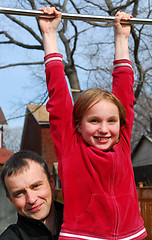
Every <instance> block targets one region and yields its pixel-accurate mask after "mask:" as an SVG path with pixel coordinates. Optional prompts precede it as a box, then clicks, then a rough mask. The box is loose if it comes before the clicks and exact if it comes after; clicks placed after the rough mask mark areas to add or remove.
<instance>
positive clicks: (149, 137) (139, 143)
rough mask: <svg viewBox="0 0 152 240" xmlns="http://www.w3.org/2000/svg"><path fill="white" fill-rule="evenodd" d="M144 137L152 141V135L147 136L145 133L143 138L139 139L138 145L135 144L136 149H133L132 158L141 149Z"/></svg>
mask: <svg viewBox="0 0 152 240" xmlns="http://www.w3.org/2000/svg"><path fill="white" fill-rule="evenodd" d="M144 139H147V140H148V141H149V142H150V143H152V137H151V136H145V135H143V136H142V137H141V138H140V140H139V142H138V143H137V145H136V146H135V148H134V150H133V151H132V154H131V155H132V158H133V157H134V155H135V153H136V152H137V150H138V149H139V147H140V145H141V143H142V142H143V140H144Z"/></svg>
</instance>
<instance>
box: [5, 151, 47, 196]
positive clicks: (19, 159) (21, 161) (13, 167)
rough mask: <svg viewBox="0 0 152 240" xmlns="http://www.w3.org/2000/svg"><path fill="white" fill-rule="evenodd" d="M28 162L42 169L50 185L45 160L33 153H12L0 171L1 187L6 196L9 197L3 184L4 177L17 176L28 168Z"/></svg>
mask: <svg viewBox="0 0 152 240" xmlns="http://www.w3.org/2000/svg"><path fill="white" fill-rule="evenodd" d="M29 161H34V162H36V163H38V164H40V166H41V167H42V168H43V169H44V172H45V174H46V176H47V178H48V181H49V183H50V171H49V168H48V165H47V163H46V162H45V160H44V159H43V158H42V157H41V156H40V155H38V154H37V153H35V152H33V151H29V150H28V151H26V150H24V151H19V152H17V153H14V154H13V155H12V156H11V157H10V158H9V159H8V160H7V161H6V162H5V164H4V166H3V168H2V171H1V181H2V185H3V187H4V189H5V191H6V194H7V195H9V193H8V190H7V187H6V184H5V176H8V177H9V176H11V175H12V174H17V173H18V172H19V171H20V172H21V171H23V170H25V168H28V167H29Z"/></svg>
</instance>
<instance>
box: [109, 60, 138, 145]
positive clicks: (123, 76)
mask: <svg viewBox="0 0 152 240" xmlns="http://www.w3.org/2000/svg"><path fill="white" fill-rule="evenodd" d="M133 84H134V73H133V70H132V64H131V61H129V60H127V59H122V60H116V61H114V71H113V94H114V95H115V96H116V97H117V98H118V99H119V100H120V101H121V102H122V104H123V106H124V108H125V111H126V126H125V128H123V131H122V132H123V134H124V135H125V136H124V137H125V139H126V140H127V141H128V143H129V144H130V140H131V133H132V126H133V121H134V101H135V98H134V93H133Z"/></svg>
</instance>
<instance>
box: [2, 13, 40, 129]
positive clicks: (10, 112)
mask: <svg viewBox="0 0 152 240" xmlns="http://www.w3.org/2000/svg"><path fill="white" fill-rule="evenodd" d="M23 19H24V20H25V21H26V23H27V22H28V21H29V22H30V24H31V25H32V26H34V22H35V19H34V18H32V17H22V20H23ZM0 22H1V23H2V24H1V26H0V31H2V30H7V31H9V32H10V33H13V36H14V38H15V39H17V40H19V41H21V42H22V41H23V42H25V43H29V44H31V43H32V44H34V43H35V42H34V41H35V40H34V39H32V38H31V37H30V36H29V35H28V34H27V32H21V30H20V29H19V28H18V26H16V25H14V26H15V27H12V26H11V24H10V22H9V21H8V20H7V18H6V17H5V15H3V14H0ZM6 40H7V39H6V38H5V37H4V35H0V41H6ZM43 57H44V53H43V51H35V50H27V49H24V48H21V47H17V46H15V45H12V44H9V45H8V44H7V45H6V44H0V66H4V65H7V64H11V63H19V62H28V61H30V62H32V61H43ZM40 69H41V68H40V67H39V68H38V67H36V66H34V67H29V66H28V67H27V66H17V67H10V68H5V69H0V107H1V108H2V110H3V113H4V115H5V118H6V119H10V118H12V117H13V116H20V115H24V114H25V110H26V107H25V106H26V104H28V103H29V102H30V101H31V100H32V99H34V98H35V96H36V95H37V94H39V92H38V91H40V87H37V86H38V81H37V80H36V76H34V74H38V75H39V74H40V75H42V76H43V75H44V72H42V70H40ZM33 72H34V74H33ZM19 109H20V110H19ZM23 123H24V117H22V118H18V119H14V120H10V121H8V125H9V126H10V127H14V126H23Z"/></svg>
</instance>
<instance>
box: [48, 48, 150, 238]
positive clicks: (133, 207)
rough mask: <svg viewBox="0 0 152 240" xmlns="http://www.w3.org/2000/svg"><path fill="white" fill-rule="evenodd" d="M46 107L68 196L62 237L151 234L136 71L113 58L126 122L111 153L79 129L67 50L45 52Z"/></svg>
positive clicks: (115, 89) (115, 83)
mask: <svg viewBox="0 0 152 240" xmlns="http://www.w3.org/2000/svg"><path fill="white" fill-rule="evenodd" d="M45 64H46V80H47V87H48V92H49V97H50V99H49V101H48V103H47V111H48V112H49V114H50V131H51V136H52V138H53V141H54V145H55V149H56V155H57V158H58V171H59V177H60V179H61V184H62V192H63V199H64V215H63V225H62V228H61V232H60V237H59V240H61V239H69V240H71V239H88V240H91V239H93V240H109V239H110V240H116V239H119V240H132V239H136V240H137V239H138V240H139V239H143V238H144V237H146V235H147V234H146V230H145V228H144V226H143V220H142V218H141V214H140V211H139V205H138V198H137V193H136V186H135V182H134V173H133V169H132V163H131V146H130V140H131V132H132V126H133V120H134V110H133V103H134V94H133V82H134V77H133V71H132V68H131V62H130V61H129V60H124V59H123V60H118V61H114V71H113V93H114V94H115V96H116V97H118V98H119V100H120V101H121V102H122V104H123V105H124V107H125V110H126V126H125V127H122V128H121V131H120V141H119V143H118V144H117V145H114V146H113V148H112V149H111V150H110V151H108V152H103V151H101V150H99V149H96V148H94V147H92V146H87V145H86V144H85V142H84V141H83V139H82V137H81V135H80V134H79V133H78V132H77V131H76V126H75V124H74V119H73V103H72V100H71V96H70V93H69V89H68V85H67V82H66V79H65V74H64V66H63V64H62V55H61V54H59V53H55V54H49V55H47V56H45Z"/></svg>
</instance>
